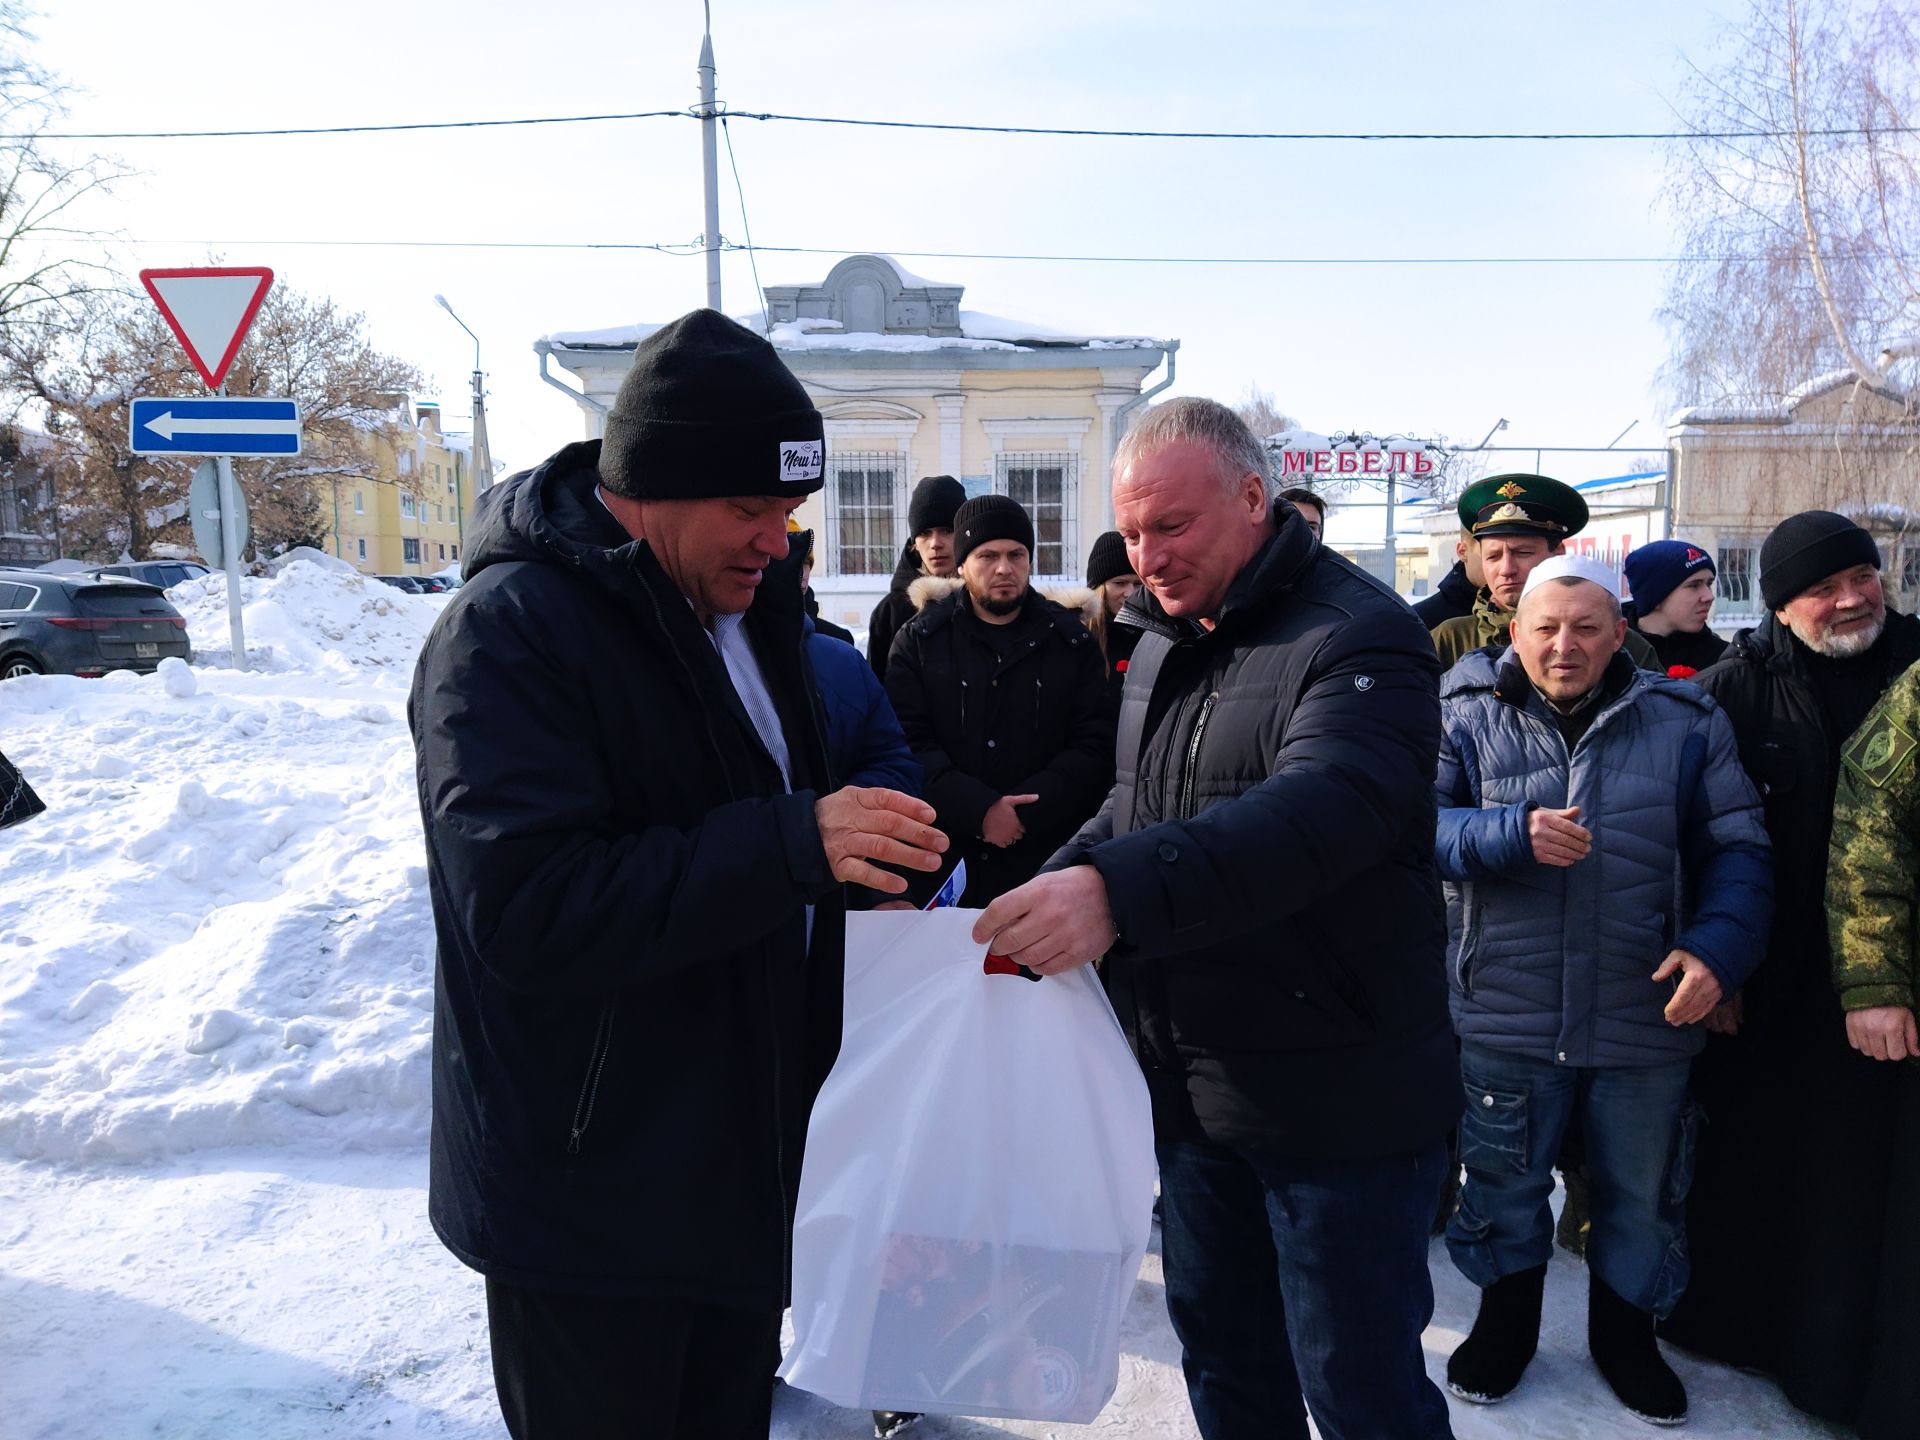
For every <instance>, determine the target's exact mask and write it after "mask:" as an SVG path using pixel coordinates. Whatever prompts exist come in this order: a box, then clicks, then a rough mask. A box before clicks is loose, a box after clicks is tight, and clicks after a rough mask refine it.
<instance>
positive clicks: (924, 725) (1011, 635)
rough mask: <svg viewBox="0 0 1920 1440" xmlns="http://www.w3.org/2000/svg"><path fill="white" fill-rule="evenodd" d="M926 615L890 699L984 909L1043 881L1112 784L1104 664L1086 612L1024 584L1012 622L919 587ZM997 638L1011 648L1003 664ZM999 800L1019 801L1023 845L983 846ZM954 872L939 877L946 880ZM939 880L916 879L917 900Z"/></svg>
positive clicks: (959, 595) (894, 668) (903, 656)
mask: <svg viewBox="0 0 1920 1440" xmlns="http://www.w3.org/2000/svg"><path fill="white" fill-rule="evenodd" d="M914 590H915V591H916V592H917V593H918V594H920V595H921V596H922V597H926V596H927V595H928V592H929V591H944V592H945V593H944V596H943V597H942V598H938V599H929V600H928V603H927V604H926V606H925V608H924V609H922V610H921V612H920V613H919V614H918V615H916V616H915V617H914V618H913V620H912V621H911V622H910V623H909V624H908V625H907V626H906V627H905V628H904V629H903V630H901V631H900V633H899V634H898V635H897V636H895V637H894V642H893V658H892V659H891V660H890V661H889V662H888V664H887V698H888V699H889V700H891V701H892V702H893V709H894V713H895V714H896V715H898V716H899V717H900V728H901V729H903V730H905V731H906V732H907V743H908V744H909V745H910V746H912V747H913V754H914V758H915V759H916V760H918V761H919V762H920V768H921V769H922V770H923V771H925V772H926V783H925V785H924V786H923V787H922V789H921V792H920V793H921V794H922V796H923V797H925V799H926V801H927V803H928V804H929V805H931V806H933V808H934V811H935V814H936V815H937V817H938V818H937V819H936V820H935V821H934V824H936V825H937V826H939V827H940V829H941V830H943V831H945V832H946V834H947V836H948V838H949V839H950V840H951V841H952V842H953V844H952V848H951V849H950V850H949V851H948V852H947V856H948V864H947V866H946V867H945V869H946V870H947V871H950V870H951V869H952V868H953V862H954V861H955V860H960V859H964V860H965V861H966V862H967V889H966V893H965V894H964V895H962V896H961V903H962V904H964V905H968V906H973V907H984V906H985V905H987V904H988V903H989V902H990V901H992V900H994V899H995V898H997V897H998V896H1000V895H1004V894H1005V893H1006V892H1007V891H1009V890H1011V889H1013V888H1014V886H1016V885H1024V884H1025V883H1026V882H1027V881H1029V880H1031V879H1032V878H1033V877H1034V876H1035V875H1036V874H1038V873H1039V870H1040V866H1041V864H1042V863H1043V862H1044V861H1045V860H1046V859H1047V857H1048V856H1049V855H1051V854H1053V852H1054V851H1055V850H1058V849H1059V848H1060V846H1061V845H1063V844H1065V843H1066V841H1067V839H1068V837H1069V836H1071V835H1072V834H1073V832H1074V831H1076V830H1078V829H1079V828H1080V827H1081V826H1082V825H1083V824H1085V823H1086V822H1087V820H1089V819H1090V818H1091V817H1092V816H1093V813H1094V812H1095V811H1096V810H1098V809H1099V808H1100V804H1101V802H1102V801H1104V800H1105V799H1106V798H1107V790H1108V787H1110V786H1111V785H1112V784H1113V723H1114V715H1113V705H1112V701H1111V699H1110V698H1109V693H1108V689H1107V667H1106V662H1105V661H1104V660H1102V659H1101V658H1100V647H1099V645H1097V644H1096V643H1095V642H1094V638H1093V636H1092V635H1091V634H1090V633H1089V632H1088V630H1087V628H1086V626H1085V624H1083V623H1082V621H1081V618H1080V616H1079V615H1078V614H1077V613H1076V612H1075V611H1072V610H1068V609H1067V608H1065V607H1064V606H1061V605H1058V604H1055V603H1054V602H1053V601H1051V600H1048V599H1046V598H1045V597H1043V596H1041V595H1039V594H1037V593H1036V592H1034V591H1032V590H1029V591H1028V592H1027V598H1026V603H1025V604H1024V605H1023V606H1022V608H1021V611H1020V614H1019V616H1018V618H1016V619H1015V620H1013V621H1012V622H1011V623H1009V624H1007V625H1004V626H990V625H988V624H986V623H985V622H983V621H981V620H979V619H977V618H976V617H975V616H974V614H973V611H972V609H971V608H970V607H969V606H968V603H967V596H966V589H965V586H964V584H963V583H962V582H960V581H958V580H954V581H941V580H938V579H934V578H932V577H929V578H927V579H924V580H922V581H920V582H919V583H918V584H916V585H915V586H914ZM989 641H997V642H1000V643H1001V644H1003V645H1005V646H1006V647H1007V648H1006V652H1005V658H1004V659H1000V658H998V655H997V653H996V651H995V650H994V649H993V648H992V647H991V646H990V645H989V643H988V642H989ZM1003 795H1038V796H1039V797H1040V798H1039V799H1038V800H1035V801H1033V802H1032V803H1031V804H1028V805H1023V806H1021V807H1020V811H1019V815H1020V821H1021V824H1022V825H1024V826H1025V827H1026V832H1027V833H1026V837H1025V838H1024V839H1021V840H1016V841H1015V842H1014V843H1013V844H1011V845H1009V846H1008V847H1007V848H1006V849H1004V850H1002V849H1000V848H999V847H998V846H994V845H989V844H987V843H986V842H985V841H984V840H982V839H981V838H980V827H981V824H982V823H983V822H984V821H985V819H986V815H987V811H988V810H989V809H991V808H992V806H993V804H994V802H995V801H997V800H998V799H1000V797H1001V796H1003ZM944 873H945V871H943V875H944ZM938 883H939V881H938V879H937V878H936V879H933V880H929V879H928V878H927V877H915V885H914V890H913V893H914V894H916V895H917V894H919V893H920V891H921V890H922V889H924V890H925V891H926V893H927V894H931V893H932V891H933V889H934V888H936V887H937V885H938Z"/></svg>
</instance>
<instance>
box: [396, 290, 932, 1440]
mask: <svg viewBox="0 0 1920 1440" xmlns="http://www.w3.org/2000/svg"><path fill="white" fill-rule="evenodd" d="M822 440H823V436H822V430H821V421H820V416H819V414H818V412H816V411H815V410H814V409H813V407H812V405H811V403H810V402H809V401H808V399H807V395H806V392H805V390H803V389H802V388H801V386H800V384H799V382H798V381H796V380H795V379H794V378H793V376H792V375H791V374H790V373H789V372H788V371H787V369H786V367H785V366H784V365H782V364H781V363H780V359H779V357H778V355H777V354H775V352H774V350H773V348H772V347H771V346H770V345H768V344H767V342H766V341H765V340H763V339H761V338H760V337H759V336H757V335H754V334H753V333H752V332H751V331H748V330H746V329H744V328H743V327H741V326H739V325H736V324H734V322H732V321H731V320H728V319H726V318H725V317H723V316H721V315H718V314H716V313H715V312H713V311H711V310H701V311H695V312H694V313H693V314H691V315H688V316H685V317H683V318H682V319H681V320H678V321H676V322H674V323H673V324H672V325H670V326H667V327H666V328H665V329H663V330H661V331H659V332H658V333H657V334H655V335H654V336H652V337H651V338H650V339H649V340H648V341H647V342H646V343H645V344H643V345H641V346H640V347H639V349H638V351H637V352H636V354H635V356H634V368H633V370H632V371H631V372H630V373H629V375H628V377H627V379H626V380H625V382H623V384H622V385H621V388H620V393H619V396H618V398H617V399H616V400H615V402H614V406H613V409H612V412H611V413H610V414H609V416H608V417H607V432H606V439H605V441H604V442H600V441H589V442H586V443H584V444H579V445H570V446H568V447H567V448H566V449H564V450H562V451H560V452H559V453H558V454H556V455H554V456H553V457H552V458H551V459H549V460H548V461H546V462H545V463H544V464H542V465H540V466H539V467H537V468H536V469H534V470H531V471H528V472H525V473H523V474H520V475H516V476H514V477H512V478H511V479H509V480H507V481H505V482H504V483H503V484H501V485H499V486H497V487H495V488H494V489H493V490H491V491H489V492H488V493H487V494H486V495H485V496H484V497H483V498H482V502H481V505H480V507H479V513H478V514H477V516H476V517H475V525H474V538H473V545H472V548H471V550H470V551H469V555H468V558H467V563H466V579H467V583H466V585H465V586H463V587H462V589H461V590H460V592H459V594H458V595H457V596H456V597H455V598H454V600H453V602H452V604H450V605H449V606H448V607H447V610H446V613H445V614H444V615H442V616H441V618H440V620H439V622H438V623H437V624H436V625H435V626H434V629H433V632H432V634H431V635H430V636H429V637H428V640H427V644H426V647H425V648H424V650H423V651H422V653H421V657H420V663H419V668H418V669H417V670H416V672H415V674H414V682H413V693H412V697H411V699H410V701H409V704H408V717H409V720H410V721H411V724H412V727H413V734H414V741H415V745H416V747H417V752H418V769H419V785H420V808H421V813H422V817H423V819H424V822H425V828H426V841H427V846H426V848H427V881H428V888H429V893H430V895H431V897H432V901H433V918H434V930H435V936H436V939H437V942H438V948H439V957H438V970H437V974H436V986H435V990H436V998H435V1011H434V1035H433V1135H432V1175H431V1184H430V1189H429V1196H428V1213H429V1218H430V1219H431V1221H432V1223H433V1227H434V1230H435V1231H436V1233H438V1235H439V1236H440V1238H441V1240H442V1241H443V1242H444V1243H445V1244H446V1246H447V1248H448V1249H450V1250H451V1251H453V1253H454V1254H455V1255H456V1256H458V1257H459V1258H460V1259H461V1260H462V1261H464V1262H465V1263H466V1264H468V1265H470V1266H472V1267H473V1268H474V1269H476V1270H479V1271H480V1272H482V1273H483V1274H484V1275H485V1276H486V1277H487V1285H486V1289H487V1313H488V1324H489V1329H490V1332H491V1338H492V1353H493V1367H494V1377H495V1381H496V1384H497V1387H498V1390H499V1395H500V1404H501V1410H502V1412H503V1414H504V1416H505V1418H506V1422H507V1429H508V1432H509V1433H510V1434H511V1435H512V1436H513V1437H514V1440H560V1437H565V1440H579V1437H614V1436H628V1435H636V1434H643V1433H644V1434H659V1435H668V1434H671V1435H675V1436H700V1437H703V1440H704V1437H712V1436H722V1437H745V1436H754V1437H764V1436H765V1435H766V1433H767V1423H768V1410H769V1405H770V1396H771V1389H772V1383H773V1370H774V1366H775V1364H776V1363H777V1361H778V1340H779V1334H780V1312H781V1308H782V1306H783V1305H784V1303H785V1297H786V1290H787V1283H788V1236H789V1227H790V1225H791V1221H792V1213H793V1205H794V1200H795V1195H796V1193H797V1187H798V1185H799V1181H800V1159H801V1147H802V1142H803V1140H804V1138H805V1136H806V1127H807V1114H808V1110H809V1108H810V1107H811V1105H812V1102H813V1096H814V1093H815V1091H816V1090H817V1088H818V1087H819V1084H820V1082H821V1081H822V1080H823V1079H824V1078H825V1076H826V1073H827V1070H828V1068H829V1067H830V1066H831V1064H832V1062H833V1058H834V1054H835V1052H836V1050H837V1049H838V1047H839V1039H840V990H841V973H842V958H843V956H842V945H843V939H844V917H843V913H842V908H841V898H840V891H841V882H842V881H855V882H862V883H867V884H872V885H876V886H878V887H880V888H882V889H887V890H899V889H900V888H902V882H901V881H900V880H899V879H898V878H897V877H894V876H891V875H882V874H881V873H880V872H879V871H877V870H875V869H874V868H872V866H870V865H868V864H866V863H865V861H866V860H868V859H875V860H887V861H891V862H894V863H897V864H904V865H907V866H909V867H912V868H917V869H928V868H932V867H935V866H937V865H938V857H937V854H935V853H934V852H935V851H937V850H939V849H940V848H943V846H942V842H941V840H940V837H939V836H938V834H937V833H936V832H934V831H932V830H931V829H929V828H928V827H927V826H926V825H925V824H924V823H922V822H925V821H928V820H931V819H932V818H933V816H932V811H931V810H930V809H929V808H928V807H926V806H925V805H923V804H921V803H920V802H919V801H917V800H913V799H910V798H908V797H906V796H902V795H897V794H895V793H894V792H892V791H888V790H842V791H840V792H839V793H838V794H833V795H828V796H827V798H826V799H818V798H816V797H817V796H820V795H827V792H828V791H829V790H831V789H832V786H833V781H832V777H831V776H830V775H829V773H828V765H827V760H826V755H825V751H824V747H823V743H822V739H821V724H820V717H819V713H818V709H817V703H816V701H815V699H814V695H813V686H812V677H811V673H810V671H809V669H808V667H807V661H806V658H805V652H804V650H803V648H802V643H801V630H802V626H801V617H802V611H801V590H800V579H799V574H798V571H797V560H796V561H795V562H792V563H789V564H782V561H783V560H784V559H785V557H787V553H788V551H787V540H786V517H787V515H788V514H789V513H791V511H792V510H793V509H794V508H795V507H796V506H797V505H798V504H799V503H800V500H801V498H802V497H803V496H805V495H806V494H807V493H809V492H810V491H813V490H817V489H819V488H820V484H821V480H820V475H821V470H822V466H821V454H822ZM749 607H750V608H749ZM890 837H892V838H890ZM915 847H931V848H930V849H921V848H915Z"/></svg>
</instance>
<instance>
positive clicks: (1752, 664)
mask: <svg viewBox="0 0 1920 1440" xmlns="http://www.w3.org/2000/svg"><path fill="white" fill-rule="evenodd" d="M1916 660H1920V620H1915V619H1914V618H1913V617H1912V616H1911V615H1902V614H1900V613H1898V612H1897V611H1893V610H1889V611H1888V612H1887V626H1886V629H1885V630H1884V631H1883V632H1882V634H1881V636H1880V639H1879V641H1878V642H1877V643H1876V644H1875V645H1874V647H1873V648H1872V649H1871V650H1869V651H1868V652H1867V654H1866V655H1864V656H1861V657H1860V658H1859V659H1858V660H1854V661H1840V662H1836V661H1831V660H1823V659H1821V658H1820V657H1818V656H1815V655H1814V654H1813V653H1812V652H1811V651H1809V650H1808V649H1807V648H1806V647H1805V646H1804V645H1802V644H1801V643H1800V642H1799V641H1798V640H1796V639H1794V638H1793V632H1792V631H1791V630H1789V629H1787V627H1786V626H1784V625H1782V624H1781V623H1780V622H1779V621H1778V620H1776V619H1775V618H1774V617H1773V616H1771V615H1769V616H1767V617H1766V618H1764V619H1763V620H1762V621H1761V622H1760V623H1759V625H1757V626H1755V627H1754V628H1753V629H1751V630H1742V631H1741V632H1740V633H1739V634H1738V635H1736V636H1735V637H1734V639H1733V643H1732V645H1731V646H1730V647H1729V648H1728V650H1727V653H1726V655H1725V656H1724V657H1722V658H1721V660H1720V661H1719V662H1718V663H1717V664H1715V665H1714V666H1712V667H1711V668H1710V669H1707V670H1703V671H1701V672H1700V673H1699V674H1698V675H1696V676H1694V677H1693V678H1694V683H1695V684H1697V685H1699V686H1700V687H1701V688H1702V689H1703V690H1705V691H1706V692H1707V694H1709V695H1711V696H1712V697H1713V698H1714V699H1715V700H1716V701H1718V702H1719V704H1720V707H1721V708H1722V709H1723V710H1725V711H1726V712H1727V718H1728V719H1729V720H1731V721H1732V722H1733V730H1734V735H1735V738H1736V739H1737V740H1738V741H1739V744H1740V763H1741V764H1742V765H1744V766H1745V767H1746V771H1747V775H1748V777H1749V778H1750V779H1751V780H1752V781H1753V783H1754V788H1755V789H1757V790H1758V791H1759V792H1760V798H1761V800H1762V802H1763V803H1764V804H1765V806H1766V816H1767V833H1768V835H1769V836H1771V837H1772V840H1773V865H1774V914H1773V930H1772V934H1771V937H1770V941H1769V944H1768V948H1767V963H1766V964H1765V965H1762V966H1761V967H1760V969H1759V970H1758V971H1756V972H1755V974H1754V976H1753V978H1752V979H1751V980H1750V981H1748V982H1747V986H1746V998H1745V1010H1746V1014H1745V1022H1744V1023H1745V1024H1746V1025H1747V1026H1748V1027H1749V1029H1751V1030H1754V1031H1756V1032H1758V1033H1760V1034H1762V1035H1765V1034H1767V1033H1768V1032H1769V1031H1772V1030H1773V1029H1775V1027H1777V1026H1779V1025H1789V1026H1792V1027H1793V1028H1794V1029H1795V1030H1796V1031H1797V1032H1800V1033H1818V1034H1821V1035H1824V1036H1826V1037H1827V1038H1829V1039H1834V1038H1837V1037H1838V1036H1839V1035H1840V1034H1841V1033H1842V1032H1841V1026H1842V1023H1843V1022H1842V1017H1841V1011H1840V999H1839V996H1838V995H1837V994H1836V993H1835V991H1834V988H1833V978H1832V975H1833V972H1832V968H1831V965H1830V964H1829V960H1828V955H1829V950H1828V944H1827V920H1826V901H1827V891H1826V885H1827V841H1828V838H1829V836H1830V835H1831V833H1832V830H1833V795H1834V787H1835V785H1836V784H1837V783H1838V781H1839V776H1840V750H1841V747H1842V746H1844V745H1845V744H1846V743H1847V740H1848V738H1849V737H1850V736H1851V735H1852V734H1853V732H1854V730H1856V729H1857V728H1858V727H1859V725H1860V722H1861V721H1863V720H1864V719H1865V718H1866V716H1867V712H1868V710H1870V709H1871V708H1872V707H1873V704H1874V701H1875V700H1877V699H1878V698H1879V695H1880V693H1881V692H1882V691H1884V690H1885V689H1886V687H1887V686H1888V685H1889V684H1891V683H1892V682H1893V681H1894V680H1895V679H1896V678H1898V677H1899V676H1900V675H1901V674H1902V673H1904V672H1905V671H1906V669H1907V667H1908V666H1910V665H1912V664H1913V663H1914V662H1915V661H1916ZM1829 667H1846V668H1847V669H1848V670H1851V671H1853V672H1855V673H1854V675H1853V677H1852V684H1851V685H1850V686H1849V687H1848V688H1849V689H1851V690H1852V691H1853V692H1854V693H1853V694H1852V696H1851V698H1848V697H1846V696H1845V695H1843V693H1842V691H1841V687H1839V686H1835V685H1832V684H1826V683H1823V678H1830V679H1837V678H1839V671H1838V670H1837V669H1835V670H1834V671H1833V673H1832V674H1831V675H1830V676H1828V677H1822V676H1821V674H1820V672H1822V671H1823V670H1827V669H1828V668H1829ZM1836 704H1837V705H1838V706H1839V707H1840V709H1839V711H1838V712H1837V713H1836V712H1835V710H1834V707H1835V705H1836ZM1803 1027H1804V1028H1803Z"/></svg>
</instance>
